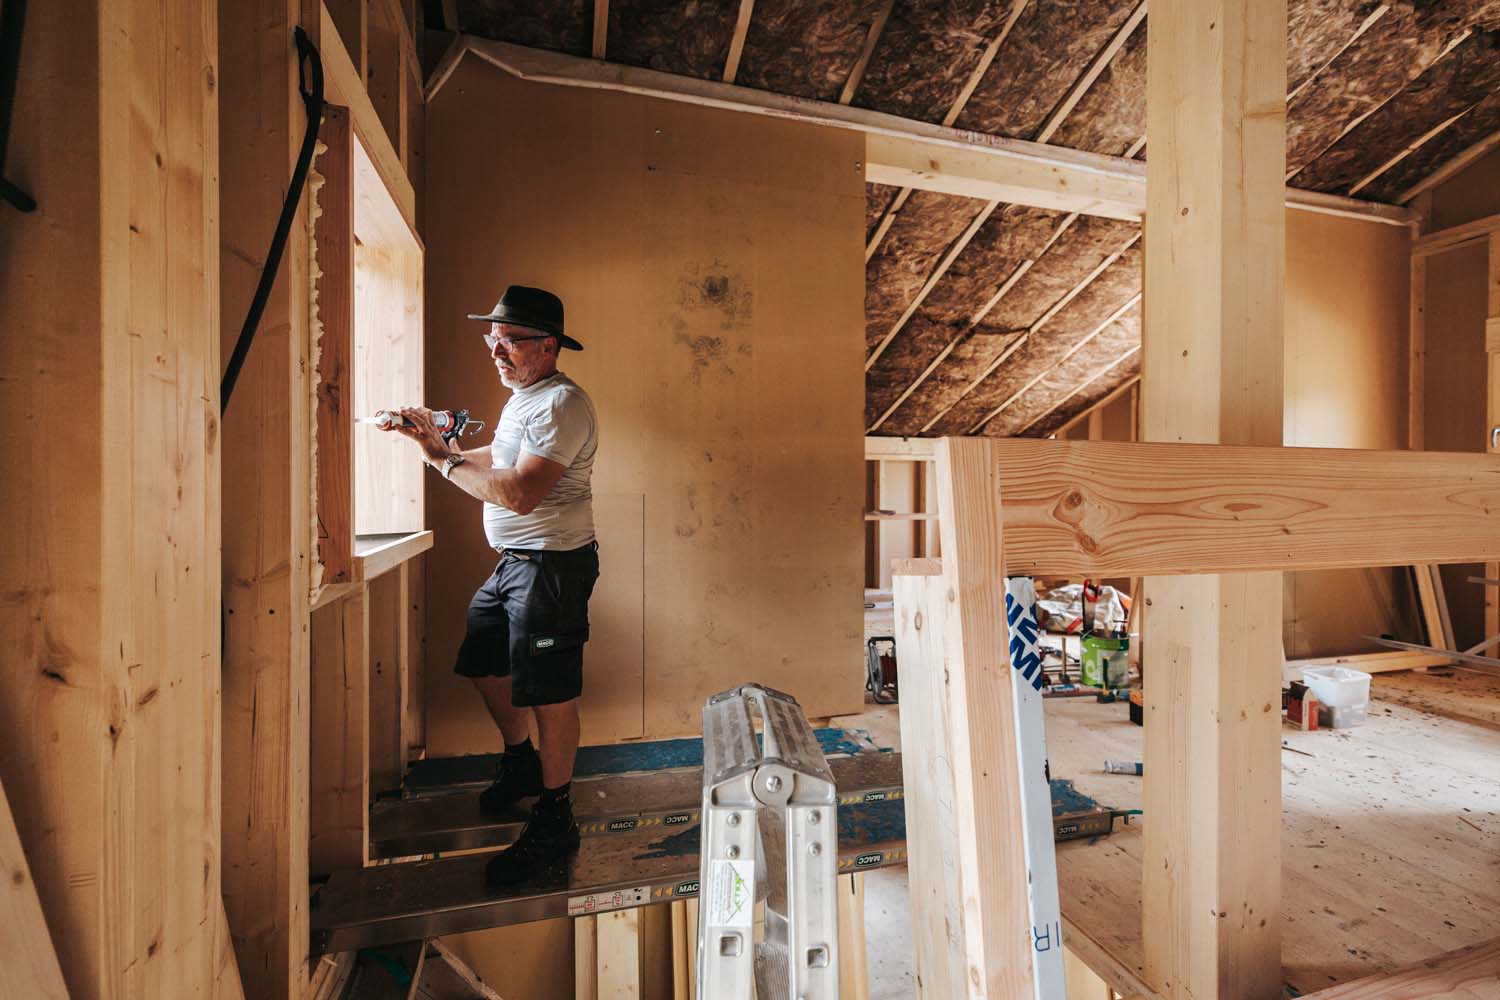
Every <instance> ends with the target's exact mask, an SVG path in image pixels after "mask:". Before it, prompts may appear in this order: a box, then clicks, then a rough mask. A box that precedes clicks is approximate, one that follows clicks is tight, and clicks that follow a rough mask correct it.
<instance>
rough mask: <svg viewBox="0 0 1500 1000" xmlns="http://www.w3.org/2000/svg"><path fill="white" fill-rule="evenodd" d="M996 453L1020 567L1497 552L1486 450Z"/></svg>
mask: <svg viewBox="0 0 1500 1000" xmlns="http://www.w3.org/2000/svg"><path fill="white" fill-rule="evenodd" d="M1147 420H1148V423H1149V421H1150V416H1149V414H1148V417H1147ZM994 454H995V457H996V461H997V462H998V465H999V475H1000V481H1001V483H1002V484H1003V485H1004V488H1005V497H1006V501H1005V508H1004V517H1005V532H1006V545H1005V551H1006V560H1007V566H1006V568H1007V571H1008V572H1009V573H1010V574H1011V575H1017V574H1026V575H1030V576H1080V577H1081V576H1106V577H1126V576H1152V575H1157V576H1166V575H1177V574H1185V573H1241V572H1259V571H1267V570H1273V569H1282V568H1284V569H1287V570H1303V569H1337V568H1349V567H1361V566H1397V565H1404V564H1407V563H1418V562H1435V563H1459V562H1476V561H1487V560H1491V559H1496V558H1500V531H1497V525H1500V520H1497V519H1500V464H1497V462H1496V459H1495V458H1494V457H1493V456H1489V455H1478V454H1470V453H1445V452H1409V451H1358V450H1353V449H1334V448H1260V447H1251V446H1243V445H1199V444H1131V443H1128V442H1119V441H1045V440H1035V439H1021V438H1011V439H996V440H995V452H994ZM945 550H946V548H945Z"/></svg>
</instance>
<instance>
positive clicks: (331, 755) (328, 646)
mask: <svg viewBox="0 0 1500 1000" xmlns="http://www.w3.org/2000/svg"><path fill="white" fill-rule="evenodd" d="M310 631H311V642H312V649H311V653H310V670H311V675H312V681H311V692H310V698H311V702H310V705H309V715H310V717H311V720H312V721H311V734H310V738H311V744H310V749H309V754H308V777H309V780H310V782H311V791H310V794H309V800H308V838H309V839H308V871H309V873H311V874H313V875H327V874H330V873H332V872H335V871H339V870H341V869H347V868H362V867H364V865H365V864H366V862H367V861H368V860H369V815H370V645H369V643H370V613H369V602H368V598H367V596H366V593H365V586H364V585H363V584H361V585H359V587H358V588H357V589H356V590H355V591H354V592H352V593H351V594H350V595H349V596H347V597H345V598H343V599H342V600H339V601H335V602H334V603H332V604H329V605H326V606H324V607H322V608H319V609H318V610H317V611H314V612H313V613H312V622H311V629H310Z"/></svg>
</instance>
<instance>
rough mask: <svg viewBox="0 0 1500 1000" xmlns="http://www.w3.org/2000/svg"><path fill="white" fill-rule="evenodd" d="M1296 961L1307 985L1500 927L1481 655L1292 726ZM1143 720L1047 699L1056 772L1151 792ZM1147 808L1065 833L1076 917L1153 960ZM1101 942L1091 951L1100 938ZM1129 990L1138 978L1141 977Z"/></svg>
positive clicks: (1288, 896) (1292, 982)
mask: <svg viewBox="0 0 1500 1000" xmlns="http://www.w3.org/2000/svg"><path fill="white" fill-rule="evenodd" d="M1284 736H1285V737H1286V739H1287V742H1288V743H1289V744H1290V745H1291V746H1293V747H1295V748H1297V749H1299V750H1304V751H1306V752H1307V753H1309V754H1312V755H1313V756H1311V757H1308V756H1302V755H1300V754H1295V753H1291V752H1283V754H1282V797H1283V822H1282V848H1283V852H1282V884H1283V886H1284V887H1285V888H1284V902H1283V919H1284V921H1285V927H1284V930H1283V935H1282V962H1283V969H1284V978H1285V982H1286V983H1287V984H1288V985H1289V986H1291V987H1293V988H1294V989H1295V990H1297V991H1298V992H1300V993H1309V992H1312V991H1314V990H1318V989H1322V988H1325V987H1327V986H1330V985H1333V984H1335V983H1342V982H1347V981H1349V980H1352V979H1358V978H1360V977H1362V976H1368V975H1371V974H1374V973H1378V972H1386V971H1389V970H1391V969H1396V968H1399V967H1402V966H1406V965H1410V964H1412V963H1414V962H1419V961H1422V960H1424V959H1427V958H1430V957H1432V956H1434V955H1437V954H1439V953H1442V952H1446V951H1451V950H1453V949H1456V948H1462V947H1465V946H1467V945H1472V944H1478V943H1480V942H1483V941H1487V940H1491V939H1493V938H1494V937H1495V936H1496V928H1497V927H1500V678H1497V677H1494V676H1488V675H1484V674H1480V673H1478V672H1475V671H1472V670H1468V669H1453V670H1435V671H1433V672H1431V673H1427V674H1421V673H1403V674H1387V675H1382V676H1377V677H1375V678H1374V681H1373V685H1372V700H1371V711H1370V719H1369V721H1368V722H1367V723H1366V724H1364V725H1363V726H1359V727H1357V728H1354V729H1348V730H1339V731H1319V732H1313V733H1303V732H1300V731H1297V730H1291V729H1287V730H1285V731H1284ZM1141 743H1142V741H1141V729H1140V728H1139V727H1137V726H1133V725H1131V724H1130V722H1129V721H1128V720H1127V719H1126V717H1125V710H1124V708H1123V707H1122V706H1113V705H1100V704H1097V703H1096V702H1094V701H1092V700H1088V699H1058V700H1052V701H1049V702H1048V703H1047V744H1048V747H1047V748H1048V754H1049V757H1050V759H1051V763H1052V774H1053V777H1060V778H1071V779H1073V780H1074V782H1075V784H1076V786H1077V788H1078V789H1079V790H1080V791H1082V792H1084V793H1085V794H1087V795H1090V796H1092V797H1094V798H1096V799H1097V800H1098V801H1099V802H1100V804H1102V805H1110V806H1114V807H1117V808H1122V809H1126V808H1139V807H1140V803H1141V781H1142V779H1140V778H1137V777H1133V776H1132V777H1125V776H1120V775H1112V774H1104V773H1102V766H1103V762H1104V760H1105V759H1115V760H1139V759H1140V756H1141ZM1149 821H1150V820H1149V817H1138V818H1136V820H1135V821H1133V822H1132V823H1131V824H1130V825H1129V826H1128V827H1126V828H1124V829H1122V830H1120V831H1119V832H1117V833H1115V834H1114V835H1113V836H1112V837H1109V838H1107V839H1103V840H1100V841H1098V842H1095V843H1092V844H1090V843H1087V842H1083V841H1079V842H1074V843H1070V844H1063V845H1060V846H1059V848H1058V874H1059V882H1060V887H1061V894H1062V908H1063V916H1064V918H1065V919H1066V920H1067V921H1068V922H1069V924H1070V925H1071V927H1070V930H1076V931H1078V932H1080V933H1081V934H1082V935H1083V936H1084V937H1086V938H1087V939H1090V940H1092V941H1093V942H1094V943H1095V944H1097V945H1098V946H1101V947H1102V949H1103V950H1104V951H1106V952H1108V953H1110V954H1111V955H1113V956H1114V958H1115V959H1117V960H1118V961H1119V963H1120V965H1121V968H1120V969H1118V970H1117V972H1116V975H1114V976H1113V977H1111V976H1110V975H1109V974H1107V973H1106V970H1103V969H1099V970H1098V971H1100V972H1101V974H1105V978H1106V980H1111V979H1112V978H1113V980H1114V981H1113V982H1111V985H1113V986H1115V988H1116V989H1121V990H1125V988H1126V986H1127V985H1130V983H1129V980H1128V979H1127V978H1125V977H1126V976H1128V975H1129V974H1131V973H1133V974H1134V975H1136V976H1139V975H1141V974H1142V971H1143V970H1142V960H1141V935H1140V905H1141V848H1142V839H1141V831H1142V826H1143V823H1145V822H1149ZM1085 957H1086V958H1088V957H1090V956H1089V955H1088V954H1087V951H1086V950H1085ZM1127 992H1128V990H1127Z"/></svg>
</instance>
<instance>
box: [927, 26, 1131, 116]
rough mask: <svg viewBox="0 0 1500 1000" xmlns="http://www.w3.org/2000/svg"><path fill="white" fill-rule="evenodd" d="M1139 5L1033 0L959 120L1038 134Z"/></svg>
mask: <svg viewBox="0 0 1500 1000" xmlns="http://www.w3.org/2000/svg"><path fill="white" fill-rule="evenodd" d="M1134 7H1135V0H1031V2H1030V3H1028V4H1027V5H1026V7H1025V9H1024V10H1022V12H1021V16H1020V17H1019V18H1018V19H1017V20H1016V23H1015V26H1014V27H1012V28H1011V31H1010V34H1009V35H1008V36H1006V39H1005V42H1004V43H1003V44H1002V45H1001V46H1000V51H999V52H998V53H996V55H995V61H994V62H993V63H992V64H991V65H990V68H989V70H988V71H987V72H986V73H985V75H984V78H983V79H982V80H980V81H979V86H977V87H976V88H974V94H973V96H972V97H970V98H969V102H968V103H967V104H966V105H964V110H963V112H962V113H961V114H960V115H959V116H958V120H957V121H956V122H954V124H955V125H957V126H958V127H959V128H968V129H974V130H975V131H976V132H986V133H989V134H992V135H1004V136H1009V137H1010V138H1013V139H1031V138H1034V137H1035V136H1036V134H1037V131H1038V130H1039V129H1041V127H1042V124H1043V123H1044V122H1045V121H1046V120H1047V116H1048V115H1050V114H1051V113H1052V111H1053V109H1054V108H1055V107H1057V105H1058V103H1059V102H1061V101H1062V99H1063V98H1064V97H1065V96H1067V93H1068V91H1069V89H1070V88H1072V86H1073V84H1074V81H1076V80H1077V79H1078V77H1079V76H1080V75H1081V74H1082V73H1083V71H1084V70H1085V69H1086V68H1087V67H1088V65H1089V61H1090V60H1091V59H1093V57H1094V55H1095V53H1097V52H1098V51H1099V50H1100V49H1102V48H1103V47H1104V46H1105V45H1106V44H1108V42H1109V40H1110V37H1111V36H1112V35H1113V34H1114V33H1115V32H1116V31H1117V30H1118V29H1119V27H1120V25H1121V24H1123V23H1124V21H1125V19H1126V18H1127V17H1129V15H1130V12H1131V10H1132V9H1133V8H1134ZM1142 34H1144V32H1142Z"/></svg>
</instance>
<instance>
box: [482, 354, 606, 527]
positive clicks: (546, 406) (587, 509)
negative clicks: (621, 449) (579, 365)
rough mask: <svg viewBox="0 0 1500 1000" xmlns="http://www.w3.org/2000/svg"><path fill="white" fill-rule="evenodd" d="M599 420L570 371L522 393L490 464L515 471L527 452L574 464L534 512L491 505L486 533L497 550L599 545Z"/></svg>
mask: <svg viewBox="0 0 1500 1000" xmlns="http://www.w3.org/2000/svg"><path fill="white" fill-rule="evenodd" d="M598 442H599V421H598V417H597V416H596V415H595V414H594V403H593V401H592V400H591V399H589V396H588V393H586V392H584V391H583V390H582V389H580V388H579V387H578V384H577V383H576V382H574V381H573V380H572V379H570V378H568V376H566V375H564V374H563V373H562V372H558V373H557V374H555V375H550V376H548V377H547V378H544V379H542V380H541V381H540V382H535V383H533V384H532V385H529V386H527V387H526V388H524V389H515V390H513V391H512V392H511V395H510V399H508V400H506V403H505V408H504V409H503V410H501V411H500V422H499V424H497V425H496V427H495V440H494V442H493V443H492V444H491V445H490V465H491V467H492V468H496V469H513V468H515V465H516V459H517V458H519V457H520V454H521V452H523V451H525V452H530V453H531V454H533V455H539V456H541V457H542V458H546V459H550V460H551V461H554V462H557V463H558V464H559V465H565V466H567V471H566V472H564V473H563V474H562V478H561V479H559V480H558V481H557V485H556V486H554V487H552V492H550V493H548V494H547V495H546V496H545V497H543V498H542V502H541V503H539V504H538V505H537V508H536V510H534V511H532V512H531V513H530V514H517V513H516V512H515V511H512V510H508V509H506V508H504V507H501V506H500V505H498V504H493V503H486V504H485V505H484V534H485V537H486V538H488V539H489V543H490V545H491V546H492V547H494V548H496V549H549V550H552V551H567V550H568V549H576V548H580V547H582V546H584V545H587V544H588V543H589V542H592V541H593V540H594V494H593V490H592V488H591V486H590V483H589V480H590V477H591V476H592V475H593V472H594V451H595V450H596V449H597V447H598Z"/></svg>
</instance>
